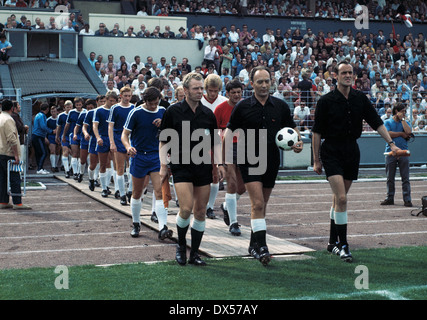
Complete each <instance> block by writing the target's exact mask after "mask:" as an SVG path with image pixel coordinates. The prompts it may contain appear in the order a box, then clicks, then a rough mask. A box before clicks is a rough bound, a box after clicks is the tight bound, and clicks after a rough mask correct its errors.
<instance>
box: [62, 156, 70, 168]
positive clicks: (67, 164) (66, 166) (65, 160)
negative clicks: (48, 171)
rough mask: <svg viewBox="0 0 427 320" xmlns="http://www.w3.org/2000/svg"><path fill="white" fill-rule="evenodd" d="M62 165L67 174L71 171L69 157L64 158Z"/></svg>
mask: <svg viewBox="0 0 427 320" xmlns="http://www.w3.org/2000/svg"><path fill="white" fill-rule="evenodd" d="M62 164H63V166H64V170H65V172H68V171H70V165H69V162H68V157H62Z"/></svg>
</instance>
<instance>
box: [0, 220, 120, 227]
mask: <svg viewBox="0 0 427 320" xmlns="http://www.w3.org/2000/svg"><path fill="white" fill-rule="evenodd" d="M119 221H120V222H121V221H123V220H121V219H118V218H113V219H99V220H95V219H94V220H65V221H62V220H54V221H28V222H3V223H0V226H20V225H35V224H55V223H61V224H62V223H87V222H96V223H100V222H109V223H110V222H119Z"/></svg>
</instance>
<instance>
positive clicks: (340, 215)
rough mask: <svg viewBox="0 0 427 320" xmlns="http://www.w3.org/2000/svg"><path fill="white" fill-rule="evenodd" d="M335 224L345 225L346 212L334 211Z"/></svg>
mask: <svg viewBox="0 0 427 320" xmlns="http://www.w3.org/2000/svg"><path fill="white" fill-rule="evenodd" d="M334 216H335V224H347V211H344V212H336V211H335V214H334Z"/></svg>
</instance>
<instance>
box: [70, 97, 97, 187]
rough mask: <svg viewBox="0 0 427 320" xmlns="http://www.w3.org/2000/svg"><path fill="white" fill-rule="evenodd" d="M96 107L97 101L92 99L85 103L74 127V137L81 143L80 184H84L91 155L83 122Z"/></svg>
mask: <svg viewBox="0 0 427 320" xmlns="http://www.w3.org/2000/svg"><path fill="white" fill-rule="evenodd" d="M95 107H96V101H95V100H92V99H88V100H86V101H85V109H83V111H82V112H80V115H79V117H78V119H77V122H76V126H75V127H74V136H77V140H78V141H80V156H79V158H80V164H79V168H80V171H79V174H78V179H77V181H78V182H82V180H83V175H84V173H85V170H86V162H87V158H88V154H89V140H86V139H85V136H84V134H83V122H84V120H85V118H86V115H87V113H88V111H90V110H92V109H94V108H95Z"/></svg>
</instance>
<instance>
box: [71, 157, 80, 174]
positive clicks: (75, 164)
mask: <svg viewBox="0 0 427 320" xmlns="http://www.w3.org/2000/svg"><path fill="white" fill-rule="evenodd" d="M77 164H78V160H77V158H73V157H72V158H71V168H73V174H77V173H78V172H79V171H78V168H77Z"/></svg>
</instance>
